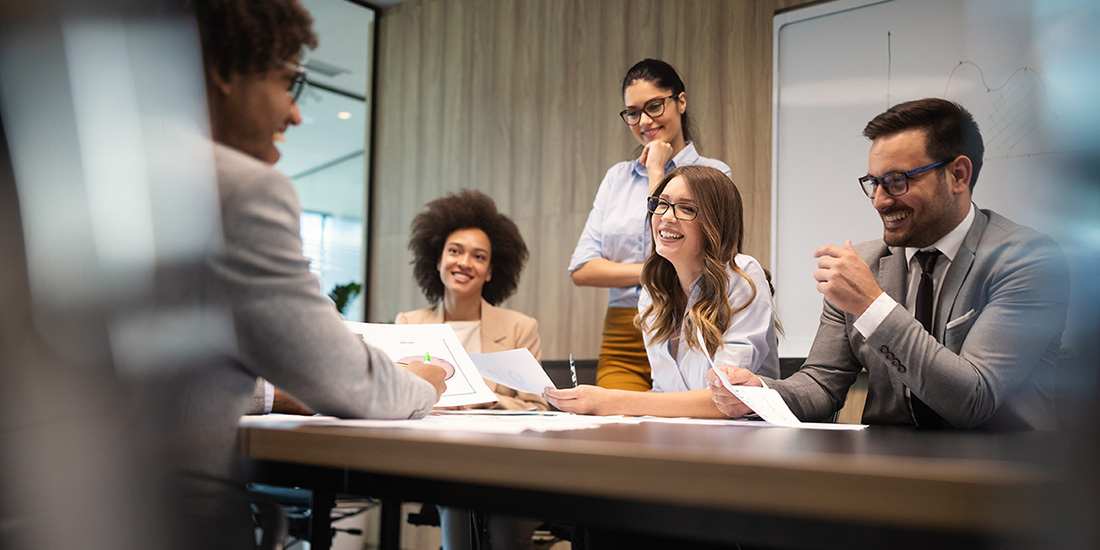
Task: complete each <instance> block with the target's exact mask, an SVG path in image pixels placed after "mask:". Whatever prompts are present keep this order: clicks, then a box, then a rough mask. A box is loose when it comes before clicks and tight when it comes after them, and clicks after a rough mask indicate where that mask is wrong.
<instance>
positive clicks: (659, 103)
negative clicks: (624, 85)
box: [619, 94, 680, 126]
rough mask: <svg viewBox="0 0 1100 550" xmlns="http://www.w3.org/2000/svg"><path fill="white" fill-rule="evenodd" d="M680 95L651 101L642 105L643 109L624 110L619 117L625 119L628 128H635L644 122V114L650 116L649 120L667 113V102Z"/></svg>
mask: <svg viewBox="0 0 1100 550" xmlns="http://www.w3.org/2000/svg"><path fill="white" fill-rule="evenodd" d="M678 95H680V94H672V95H670V96H668V97H658V98H656V99H651V100H649V101H647V102H645V105H642V108H641V109H623V111H622V112H621V113H619V116H621V117H623V122H625V123H626V125H627V126H634V125H636V124H638V123H639V122H641V121H642V113H643V112H644V113H645V114H647V115H649V118H657V117H659V116H661V115H662V114H664V112H665V101H668V100H670V99H672V98H674V97H676V96H678Z"/></svg>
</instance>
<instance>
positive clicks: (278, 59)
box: [191, 0, 317, 79]
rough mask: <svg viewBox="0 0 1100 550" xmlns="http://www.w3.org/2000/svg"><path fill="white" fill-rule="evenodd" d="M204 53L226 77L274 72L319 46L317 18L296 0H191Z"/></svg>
mask: <svg viewBox="0 0 1100 550" xmlns="http://www.w3.org/2000/svg"><path fill="white" fill-rule="evenodd" d="M191 4H192V6H193V8H194V12H195V17H196V19H197V20H198V25H199V37H200V39H201V41H202V56H203V61H204V63H205V64H206V65H207V67H210V68H213V69H216V70H217V71H218V74H219V75H220V76H221V77H222V78H226V79H228V78H229V76H230V75H231V74H234V73H237V74H251V73H259V72H264V71H268V70H271V69H273V68H275V67H278V66H279V65H280V64H282V63H283V62H284V61H287V60H289V59H291V58H292V57H294V56H295V55H296V54H300V53H302V48H303V47H306V46H308V47H309V48H310V49H313V48H316V47H317V35H315V34H314V33H313V28H312V27H313V18H312V17H310V15H309V12H307V11H306V10H305V8H303V7H302V6H301V5H299V4H298V2H297V0H191Z"/></svg>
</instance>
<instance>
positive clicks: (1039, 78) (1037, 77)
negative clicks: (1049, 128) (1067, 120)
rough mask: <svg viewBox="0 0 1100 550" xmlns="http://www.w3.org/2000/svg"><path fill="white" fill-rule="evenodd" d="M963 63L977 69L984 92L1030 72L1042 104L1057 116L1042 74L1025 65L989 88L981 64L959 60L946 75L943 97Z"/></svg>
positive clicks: (991, 90) (996, 89) (1003, 85)
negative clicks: (1039, 92) (995, 85)
mask: <svg viewBox="0 0 1100 550" xmlns="http://www.w3.org/2000/svg"><path fill="white" fill-rule="evenodd" d="M963 65H970V66H972V67H974V68H975V69H978V76H979V77H981V79H982V86H984V87H985V91H986V92H997V91H1000V90H1001V89H1002V88H1004V87H1005V86H1008V83H1009V82H1011V81H1012V78H1013V77H1015V76H1016V75H1017V74H1019V73H1021V72H1030V73H1032V74H1034V75H1035V80H1036V82H1038V83H1039V89H1040V90H1041V91H1042V92H1043V104H1044V105H1046V108H1047V111H1050V114H1051V116H1053V117H1054V118H1058V115H1057V114H1055V113H1054V109H1053V108H1051V106H1050V99H1049V97H1048V96H1047V88H1046V84H1043V76H1042V75H1040V74H1039V71H1036V70H1035V69H1033V68H1031V67H1028V66H1027V65H1025V66H1023V67H1020V68H1018V69H1016V70H1015V71H1012V74H1010V75H1008V78H1006V79H1005V81H1004V83H1002V84H1001V85H1000V86H997V87H996V88H991V87H990V86H989V83H987V82H986V80H985V71H983V70H982V67H981V65H978V64H977V63H974V62H973V61H966V60H963V61H959V64H958V65H955V68H954V69H951V74H950V75H948V76H947V85H946V86H944V87H943V99H947V91H948V90H949V89H951V79H952V78H954V77H955V72H956V71H958V70H959V67H962V66H963Z"/></svg>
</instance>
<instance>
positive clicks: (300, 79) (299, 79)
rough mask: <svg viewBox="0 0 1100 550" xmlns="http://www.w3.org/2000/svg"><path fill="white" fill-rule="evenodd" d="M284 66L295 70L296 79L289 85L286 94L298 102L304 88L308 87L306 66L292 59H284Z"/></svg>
mask: <svg viewBox="0 0 1100 550" xmlns="http://www.w3.org/2000/svg"><path fill="white" fill-rule="evenodd" d="M283 68H284V69H288V70H291V71H294V80H291V81H290V85H289V86H287V88H286V95H288V96H290V101H291V102H292V103H297V102H298V98H299V97H300V96H301V95H302V90H304V89H305V88H306V68H305V67H303V66H301V65H299V64H297V63H294V62H292V61H284V62H283Z"/></svg>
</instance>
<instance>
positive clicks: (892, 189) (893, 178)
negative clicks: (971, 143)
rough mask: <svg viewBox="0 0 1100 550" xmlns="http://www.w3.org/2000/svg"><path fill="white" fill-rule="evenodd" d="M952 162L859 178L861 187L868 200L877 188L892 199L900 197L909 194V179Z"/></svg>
mask: <svg viewBox="0 0 1100 550" xmlns="http://www.w3.org/2000/svg"><path fill="white" fill-rule="evenodd" d="M948 162H950V161H947V160H941V161H939V162H933V163H932V164H928V165H925V166H921V167H920V168H914V169H912V170H909V171H908V172H890V173H889V174H883V175H882V176H880V177H877V178H876V177H874V176H872V175H870V174H867V175H866V176H863V177H862V178H859V186H860V187H862V188H863V192H864V193H866V194H867V198H873V197H874V196H875V187H881V188H882V190H883V191H886V194H887V195H890V196H892V197H900V196H902V195H904V194H906V193H908V192H909V178H910V177H912V176H915V175H917V174H919V173H921V172H925V171H928V170H931V169H933V168H936V167H938V166H942V165H944V164H947V163H948Z"/></svg>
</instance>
